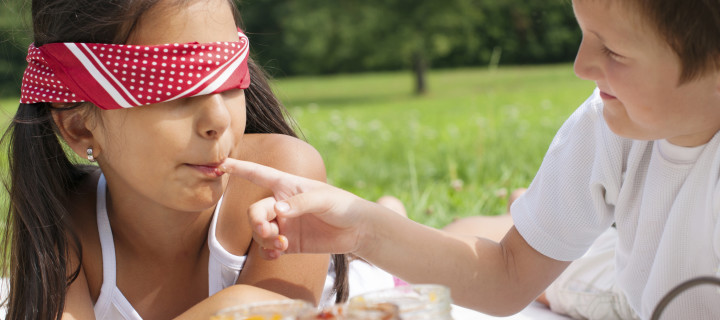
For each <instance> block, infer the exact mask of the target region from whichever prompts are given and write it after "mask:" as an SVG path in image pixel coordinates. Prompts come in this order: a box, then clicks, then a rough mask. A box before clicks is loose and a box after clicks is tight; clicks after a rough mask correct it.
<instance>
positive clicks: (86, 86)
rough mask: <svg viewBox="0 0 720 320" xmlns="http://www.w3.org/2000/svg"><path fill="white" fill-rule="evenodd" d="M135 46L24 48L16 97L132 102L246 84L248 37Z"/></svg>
mask: <svg viewBox="0 0 720 320" xmlns="http://www.w3.org/2000/svg"><path fill="white" fill-rule="evenodd" d="M238 33H239V41H238V42H214V43H207V44H200V43H185V44H179V43H175V44H164V45H156V46H135V45H120V44H100V43H49V44H45V45H43V46H40V47H39V48H38V47H35V46H34V45H32V44H31V45H30V48H29V49H28V56H27V61H28V67H27V68H26V69H25V74H24V76H23V82H22V88H21V97H20V102H21V103H25V104H31V103H38V102H59V103H65V102H67V103H71V102H81V101H89V102H92V103H94V104H95V105H97V106H98V107H100V108H102V109H119V108H130V107H135V106H141V105H147V104H152V103H159V102H164V101H170V100H175V99H179V98H184V97H192V96H198V95H204V94H210V93H216V92H222V91H225V90H228V89H234V88H240V89H246V88H247V87H248V86H249V85H250V75H249V73H248V68H247V59H248V51H249V43H248V39H247V37H246V36H245V34H243V33H242V32H241V31H240V30H238Z"/></svg>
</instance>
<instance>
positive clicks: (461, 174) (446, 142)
mask: <svg viewBox="0 0 720 320" xmlns="http://www.w3.org/2000/svg"><path fill="white" fill-rule="evenodd" d="M428 80H429V88H430V93H429V94H427V95H426V96H422V97H417V96H414V95H412V94H411V92H412V78H411V75H410V74H409V73H406V72H396V73H378V74H363V75H347V76H345V75H344V76H332V77H317V78H308V77H303V78H290V79H282V80H279V81H277V85H276V91H277V93H278V95H279V96H280V97H281V99H282V100H283V101H284V102H285V104H286V106H287V107H288V109H289V110H290V113H291V114H292V116H293V117H294V118H295V119H296V120H297V122H298V125H299V127H300V128H301V130H302V133H303V134H304V136H305V138H306V140H307V141H308V142H309V143H311V144H312V145H314V146H315V147H316V148H317V149H318V150H319V151H320V153H321V154H322V155H323V158H324V159H325V165H326V167H327V171H328V179H329V182H330V183H332V184H333V185H336V186H339V187H342V188H344V189H347V190H350V191H352V192H354V193H356V194H358V195H360V196H362V197H364V198H367V199H377V198H378V197H380V196H381V195H383V194H392V195H395V196H397V197H398V198H400V199H401V200H403V201H404V202H405V203H406V206H407V208H408V213H409V215H410V217H411V218H412V219H415V220H417V221H420V222H423V223H425V224H429V225H432V226H435V227H440V226H443V225H445V224H447V223H448V222H450V221H452V219H454V218H456V217H460V216H467V215H476V214H483V215H496V214H501V213H503V212H505V207H506V203H507V202H506V201H507V199H506V197H507V195H508V194H509V193H510V192H511V191H512V189H514V188H518V187H523V186H527V185H528V184H529V183H530V181H531V180H532V178H533V176H534V174H535V172H536V171H537V169H538V167H539V166H540V162H541V161H542V157H543V155H544V154H545V151H546V150H547V147H548V145H549V144H550V141H551V140H552V138H553V136H554V134H555V132H556V131H557V129H558V128H559V127H560V126H561V125H562V123H563V121H564V120H565V119H566V118H567V117H568V116H569V115H570V114H571V113H572V111H573V110H574V109H575V108H577V106H579V105H580V103H582V102H583V101H584V100H585V99H586V98H587V96H589V95H590V93H591V91H592V89H593V84H592V83H591V82H588V81H582V80H580V79H578V78H576V77H575V76H574V74H573V72H572V66H571V65H569V64H565V65H553V66H529V67H528V66H526V67H512V68H500V69H498V70H495V71H488V70H486V69H461V70H440V71H434V72H432V73H430V75H429V79H428Z"/></svg>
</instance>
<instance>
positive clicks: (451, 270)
mask: <svg viewBox="0 0 720 320" xmlns="http://www.w3.org/2000/svg"><path fill="white" fill-rule="evenodd" d="M223 170H225V171H226V172H228V173H231V174H233V175H236V176H240V177H243V178H245V179H247V180H249V181H252V182H254V183H256V184H258V185H261V186H264V187H266V188H268V189H271V190H272V191H273V194H274V195H275V199H271V200H272V201H265V202H264V203H262V204H258V205H254V206H253V207H251V208H250V221H251V225H252V228H253V231H254V232H255V234H254V239H255V241H256V242H258V243H259V244H260V245H261V246H263V247H264V248H273V250H265V251H263V254H264V257H265V258H270V259H273V258H277V257H278V256H280V255H281V254H283V253H297V252H314V253H319V252H329V253H345V252H354V253H356V254H358V255H359V256H361V257H363V258H365V259H366V260H368V261H369V262H371V263H372V264H374V265H376V266H378V267H380V268H383V269H385V270H387V271H388V272H390V273H393V274H395V275H397V276H399V277H400V278H402V279H404V280H406V281H408V282H411V283H439V284H444V285H446V286H448V287H450V289H451V293H452V297H453V300H454V301H455V303H457V304H459V305H462V306H467V307H471V308H473V309H476V310H479V311H481V312H485V313H490V314H496V315H508V314H513V313H516V312H518V311H520V310H521V309H522V308H523V307H525V306H526V305H528V304H529V303H530V302H531V301H532V300H533V299H534V298H535V297H536V296H538V295H539V294H540V293H541V292H542V291H543V290H544V289H545V288H546V287H547V286H548V285H549V284H550V283H551V282H552V281H553V280H554V279H555V278H556V277H557V276H558V275H559V274H560V273H561V272H562V270H564V269H565V267H567V265H568V264H569V262H564V261H557V260H553V259H550V258H548V257H546V256H544V255H542V254H540V253H539V252H537V251H535V250H534V249H533V248H532V247H530V245H529V244H528V243H527V242H525V240H524V239H523V237H522V236H521V235H520V234H519V233H518V231H517V230H516V229H515V228H512V229H511V230H510V231H509V232H508V234H507V235H506V236H505V238H504V239H503V240H502V241H501V242H500V243H495V242H493V241H490V240H487V239H482V238H477V237H469V236H460V235H454V234H450V233H447V232H443V231H440V230H437V229H433V228H430V227H427V226H424V225H422V224H419V223H416V222H414V221H412V220H410V219H407V218H405V217H402V216H400V215H398V214H393V213H391V212H390V211H389V210H390V209H387V208H385V207H383V206H381V205H379V204H376V203H374V202H370V201H367V200H364V199H361V198H359V197H357V196H355V195H353V194H351V193H349V192H347V191H344V190H341V189H338V188H335V187H332V186H330V185H327V184H325V183H320V182H318V181H312V180H309V179H305V178H302V177H297V176H293V175H290V174H287V173H284V172H280V171H278V170H274V169H271V168H267V167H264V166H260V165H258V164H255V163H249V162H245V161H238V160H234V159H228V160H227V161H226V162H225V163H224V164H223ZM267 202H272V204H270V205H268V203H267ZM277 240H281V241H277Z"/></svg>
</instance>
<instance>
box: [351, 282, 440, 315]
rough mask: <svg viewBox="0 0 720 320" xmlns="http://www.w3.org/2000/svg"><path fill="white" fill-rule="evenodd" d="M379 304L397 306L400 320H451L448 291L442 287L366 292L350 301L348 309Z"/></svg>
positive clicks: (416, 287)
mask: <svg viewBox="0 0 720 320" xmlns="http://www.w3.org/2000/svg"><path fill="white" fill-rule="evenodd" d="M379 303H391V304H395V305H397V307H398V309H399V312H400V318H401V319H402V320H452V316H451V314H450V313H451V304H452V300H451V298H450V289H449V288H448V287H445V286H442V285H434V284H416V285H409V286H401V287H395V288H392V289H386V290H380V291H374V292H368V293H365V294H362V295H359V296H357V297H354V298H352V299H350V302H349V303H348V308H350V309H358V308H363V307H371V306H373V305H377V304H379Z"/></svg>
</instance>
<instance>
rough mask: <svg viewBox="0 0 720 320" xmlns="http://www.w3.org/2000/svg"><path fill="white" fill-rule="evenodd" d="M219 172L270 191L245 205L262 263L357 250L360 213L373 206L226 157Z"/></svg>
mask: <svg viewBox="0 0 720 320" xmlns="http://www.w3.org/2000/svg"><path fill="white" fill-rule="evenodd" d="M220 170H221V171H224V172H226V173H229V174H231V175H234V176H237V177H240V178H243V179H246V180H248V181H251V182H252V183H255V184H257V185H258V186H261V187H263V188H267V189H269V190H271V191H272V193H273V197H271V198H265V199H263V200H260V201H258V202H256V203H255V204H253V205H252V206H250V208H249V209H248V217H249V219H250V225H251V226H252V227H253V239H254V240H255V241H256V242H258V244H260V246H261V247H262V248H263V249H264V250H263V256H264V257H265V258H266V259H275V258H277V257H279V256H280V255H281V254H283V253H285V252H287V253H300V252H303V253H346V252H352V251H355V250H357V249H358V246H359V237H360V235H362V234H363V232H362V231H361V229H362V221H361V220H362V219H361V218H362V215H361V214H359V213H360V212H361V211H362V210H363V209H364V208H369V207H368V205H370V206H372V205H373V204H372V203H371V202H369V201H366V200H363V199H361V198H359V197H357V196H355V195H353V194H352V193H349V192H347V191H344V190H341V189H338V188H335V187H333V186H330V185H328V184H326V183H322V182H319V181H315V180H310V179H306V178H303V177H298V176H295V175H291V174H288V173H285V172H282V171H278V170H276V169H273V168H269V167H266V166H263V165H259V164H257V163H252V162H247V161H241V160H236V159H227V160H226V161H225V162H224V163H223V164H222V165H221V166H220Z"/></svg>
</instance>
